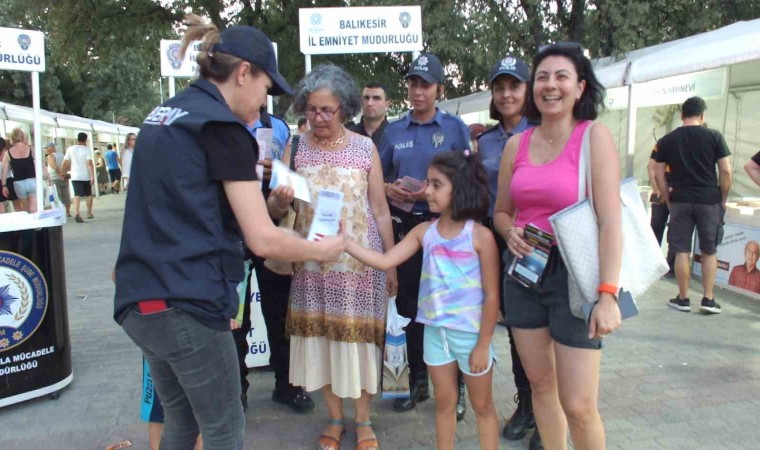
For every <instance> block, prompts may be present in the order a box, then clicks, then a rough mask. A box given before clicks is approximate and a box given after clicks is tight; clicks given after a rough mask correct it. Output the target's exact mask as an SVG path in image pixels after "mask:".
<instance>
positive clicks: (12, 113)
mask: <svg viewBox="0 0 760 450" xmlns="http://www.w3.org/2000/svg"><path fill="white" fill-rule="evenodd" d="M0 120H12V121H15V122H22V123H29V124H31V123H33V122H34V117H33V112H32V108H29V107H26V106H19V105H13V104H10V103H4V102H0ZM40 121H41V123H42V125H48V126H51V127H55V128H62V129H73V130H79V131H85V132H100V133H108V134H112V135H117V136H126V135H127V134H128V133H137V132H138V131H140V129H139V128H135V127H127V126H124V125H119V124H115V123H108V122H104V121H101V120H93V119H85V118H83V117H77V116H71V115H68V114H60V113H54V112H50V111H46V110H44V109H43V110H40ZM8 131H10V130H8ZM49 137H57V136H49Z"/></svg>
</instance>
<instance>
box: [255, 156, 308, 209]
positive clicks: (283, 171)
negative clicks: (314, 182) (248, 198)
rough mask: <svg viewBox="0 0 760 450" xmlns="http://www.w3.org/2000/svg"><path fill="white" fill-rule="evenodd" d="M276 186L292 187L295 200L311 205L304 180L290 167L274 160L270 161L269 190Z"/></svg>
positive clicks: (306, 183) (306, 182)
mask: <svg viewBox="0 0 760 450" xmlns="http://www.w3.org/2000/svg"><path fill="white" fill-rule="evenodd" d="M258 167H261V166H258ZM278 186H290V187H292V188H293V191H295V197H296V198H297V199H299V200H303V201H305V202H306V203H311V190H310V189H309V182H308V181H307V180H306V178H304V177H302V176H301V175H298V174H297V173H295V172H293V171H292V170H290V167H288V166H286V165H285V164H283V163H282V162H281V161H279V160H276V159H275V160H274V161H272V177H271V178H270V179H269V189H274V188H276V187H278Z"/></svg>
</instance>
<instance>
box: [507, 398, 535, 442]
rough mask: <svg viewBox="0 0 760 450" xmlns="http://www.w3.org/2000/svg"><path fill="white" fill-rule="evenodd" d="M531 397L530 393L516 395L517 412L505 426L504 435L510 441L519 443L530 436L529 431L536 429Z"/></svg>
mask: <svg viewBox="0 0 760 450" xmlns="http://www.w3.org/2000/svg"><path fill="white" fill-rule="evenodd" d="M530 397H531V396H530V391H518V392H517V394H515V403H517V410H515V413H514V414H512V418H511V419H509V422H507V424H506V425H505V426H504V433H503V435H504V437H505V438H507V439H508V440H510V441H519V440H520V439H522V438H524V437H525V435H526V434H528V430H530V429H531V428H535V427H536V419H535V418H534V417H533V404H532V403H531V398H530ZM539 441H540V440H539Z"/></svg>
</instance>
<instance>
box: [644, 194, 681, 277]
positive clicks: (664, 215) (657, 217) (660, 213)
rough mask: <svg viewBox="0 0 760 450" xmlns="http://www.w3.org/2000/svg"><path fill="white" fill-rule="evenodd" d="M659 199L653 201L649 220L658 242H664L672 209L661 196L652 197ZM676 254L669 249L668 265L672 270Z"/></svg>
mask: <svg viewBox="0 0 760 450" xmlns="http://www.w3.org/2000/svg"><path fill="white" fill-rule="evenodd" d="M652 198H653V199H656V200H657V201H653V202H652V218H651V219H650V221H649V225H650V226H651V227H652V231H654V237H655V238H657V243H658V244H662V238H663V236H664V235H665V226H666V225H667V224H668V218H669V217H670V209H669V208H668V205H666V204H665V203H663V202H661V201H660V197H659V196H656V197H654V196H653V197H652ZM675 259H676V255H675V254H674V253H673V252H671V251H670V249H668V266H670V270H673V264H674V263H675Z"/></svg>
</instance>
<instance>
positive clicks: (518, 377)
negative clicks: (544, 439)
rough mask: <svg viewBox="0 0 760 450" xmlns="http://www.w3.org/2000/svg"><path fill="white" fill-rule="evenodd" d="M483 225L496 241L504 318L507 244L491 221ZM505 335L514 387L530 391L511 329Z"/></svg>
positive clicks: (500, 303)
mask: <svg viewBox="0 0 760 450" xmlns="http://www.w3.org/2000/svg"><path fill="white" fill-rule="evenodd" d="M485 225H486V226H487V227H488V228H489V229H490V230H491V232H492V233H493V237H494V239H496V247H497V248H498V250H499V255H500V258H499V274H501V278H500V279H499V299H500V300H501V301H500V302H499V308H500V309H501V313H502V314H504V317H506V311H505V309H504V277H505V276H509V275H507V272H506V269H507V267H506V263H505V262H504V258H503V256H504V252H506V251H508V250H507V242H506V241H505V240H504V238H503V237H501V235H500V234H499V233H498V232H497V231H496V229H495V228H494V226H493V220H492V219H488V220H487V221H486V223H485ZM507 333H508V334H509V351H510V353H511V354H512V375H513V376H514V378H515V387H516V388H517V390H518V391H530V382H529V381H528V376H527V375H526V374H525V368H523V365H522V361H521V360H520V354H519V353H517V347H515V338H514V336H512V327H507Z"/></svg>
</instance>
